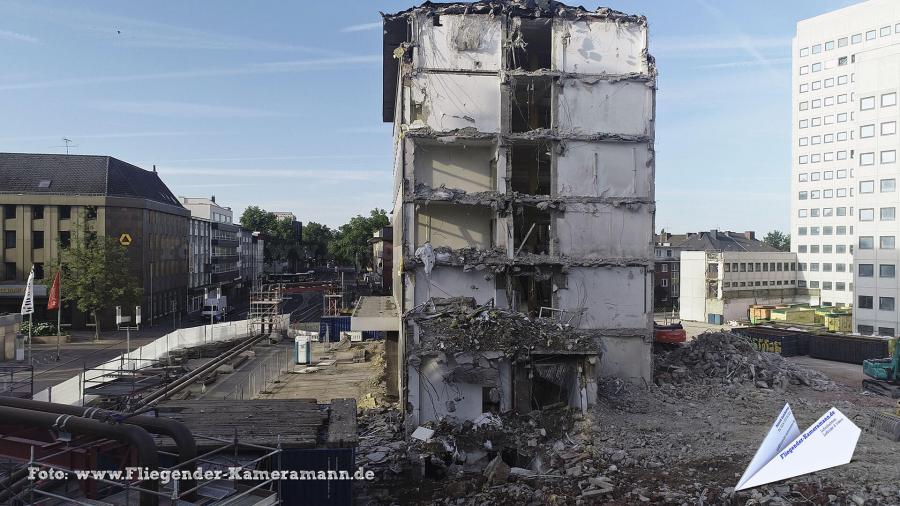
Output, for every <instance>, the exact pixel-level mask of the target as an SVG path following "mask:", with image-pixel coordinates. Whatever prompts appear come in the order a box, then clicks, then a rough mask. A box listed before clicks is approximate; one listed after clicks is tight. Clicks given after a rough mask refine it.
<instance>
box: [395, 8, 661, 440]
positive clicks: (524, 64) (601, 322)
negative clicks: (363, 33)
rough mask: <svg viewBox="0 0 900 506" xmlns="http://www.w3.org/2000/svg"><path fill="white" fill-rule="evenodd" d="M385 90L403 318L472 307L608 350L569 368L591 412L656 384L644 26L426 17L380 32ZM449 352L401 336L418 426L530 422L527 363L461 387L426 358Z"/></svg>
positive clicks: (583, 14)
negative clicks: (617, 386) (442, 303)
mask: <svg viewBox="0 0 900 506" xmlns="http://www.w3.org/2000/svg"><path fill="white" fill-rule="evenodd" d="M383 89H384V94H385V95H384V107H383V119H384V121H389V122H393V123H394V160H395V170H394V176H395V181H394V196H395V198H394V209H393V214H392V216H393V234H394V238H393V247H394V249H395V251H394V257H395V258H396V259H397V260H396V263H397V264H398V265H401V267H400V268H398V269H395V272H394V286H393V293H394V296H395V297H396V299H397V305H398V310H399V313H400V314H401V315H402V314H405V313H406V312H407V311H409V310H411V309H413V308H416V307H425V306H427V304H426V302H427V301H429V300H433V299H436V298H447V297H459V296H462V297H471V298H473V299H474V301H475V302H476V303H478V304H487V303H491V304H494V305H495V306H496V307H499V308H507V309H510V310H514V311H518V312H521V313H527V314H529V315H531V316H533V317H537V316H543V317H547V316H548V315H552V316H553V317H556V318H560V319H564V321H565V322H569V323H571V324H572V325H573V327H574V328H575V329H576V330H577V331H579V332H581V331H583V332H586V333H589V334H590V335H592V336H593V339H594V340H596V341H598V342H602V344H603V347H604V349H605V351H604V352H603V353H602V356H600V357H598V356H597V354H596V353H595V354H594V355H593V356H578V354H577V353H574V352H573V353H570V354H569V355H568V357H569V358H568V359H565V360H568V361H566V362H565V364H564V365H562V367H564V368H566V370H571V371H578V374H579V376H578V378H577V379H573V382H574V383H575V384H578V385H581V386H582V388H584V390H583V391H582V392H583V393H584V395H583V397H582V398H583V399H585V400H584V402H592V400H593V399H594V398H595V397H596V395H591V394H592V393H593V392H595V391H596V383H595V379H596V376H597V375H600V374H602V375H610V376H617V377H621V378H625V379H628V380H631V381H638V382H639V381H641V380H645V381H650V378H651V341H652V314H651V313H652V307H653V300H652V291H653V288H652V275H651V270H652V266H653V252H652V245H653V221H654V177H653V174H654V158H653V143H654V114H655V89H656V74H655V67H654V63H653V58H652V57H651V56H649V53H648V45H647V22H646V19H645V18H644V17H642V16H630V15H626V14H623V13H620V12H616V11H613V10H610V9H605V8H603V9H597V10H595V11H588V10H585V9H584V8H580V7H568V6H565V5H563V4H561V3H559V2H553V3H552V8H550V7H549V5H543V7H542V6H541V4H540V3H538V4H535V5H531V6H529V7H526V6H525V4H523V3H521V2H515V1H492V2H475V3H467V4H430V3H425V4H423V5H421V6H419V7H415V8H412V9H410V10H407V11H404V12H401V13H398V14H394V15H386V16H385V17H384V87H383ZM611 286H614V287H615V290H610V289H609V287H611ZM440 338H441V336H439V335H433V334H429V333H427V332H423V331H422V327H421V326H419V325H417V324H416V322H415V321H413V320H412V319H409V318H406V319H404V321H403V325H402V327H401V337H400V339H401V343H400V346H399V348H398V349H399V350H400V353H405V354H406V360H402V359H401V360H399V361H397V363H399V364H400V372H399V374H400V378H401V382H402V385H401V388H400V391H401V392H403V398H402V399H401V402H402V403H403V404H404V405H409V406H410V408H409V412H408V418H407V420H408V421H410V422H411V423H418V422H422V421H426V420H433V419H436V418H439V417H441V416H444V415H449V414H450V413H451V412H453V413H452V416H458V417H470V416H473V415H476V414H478V413H481V412H482V410H484V409H487V407H488V406H494V407H496V408H497V409H499V410H501V411H506V410H511V409H519V410H530V409H532V408H531V399H530V397H529V395H528V394H529V392H531V391H532V390H530V389H531V388H532V384H530V383H529V382H528V380H527V379H524V378H527V377H528V375H527V374H526V372H525V371H526V370H525V369H524V368H523V367H524V366H523V365H522V364H521V363H520V364H519V365H516V364H511V363H510V362H508V361H505V360H504V359H503V358H502V357H504V356H505V355H504V353H503V352H504V350H494V351H492V352H491V354H490V355H489V356H490V357H492V358H490V359H486V360H487V362H486V363H487V364H489V365H490V371H491V372H489V373H488V376H490V378H491V379H489V380H488V379H486V380H478V381H476V380H474V379H471V378H470V379H469V380H468V381H466V380H461V379H459V378H458V377H457V378H456V380H455V381H454V380H452V379H451V375H450V373H449V371H450V370H452V369H453V368H454V367H455V366H456V364H458V363H456V364H455V363H454V360H456V359H455V358H453V357H450V356H449V355H448V356H447V357H449V358H447V357H443V358H442V357H438V356H435V355H434V354H428V353H424V352H420V351H419V350H422V349H424V348H426V347H427V346H426V345H427V342H429V341H431V342H433V340H434V339H440ZM423 343H425V344H423ZM445 359H446V360H445ZM545 359H546V357H545ZM459 360H467V359H466V358H465V357H462V358H459ZM523 360H524V358H523ZM547 360H551V359H547ZM552 360H564V359H562V358H561V355H556V356H554V358H553V359H552ZM476 363H479V364H480V363H481V362H478V361H477V360H476ZM512 378H518V380H513V379H512ZM434 381H439V382H440V383H441V384H444V385H445V387H442V388H441V389H438V391H436V390H435V389H434V388H433V386H434V383H433V382H434ZM479 381H488V382H494V383H493V386H491V387H487V386H486V385H485V384H484V383H481V382H479ZM448 382H450V383H452V385H450V387H447V383H448ZM451 391H452V392H453V394H450V393H449V392H451ZM513 392H514V393H513ZM435 395H436V397H435ZM444 396H449V397H447V398H445V397H444ZM574 397H575V399H576V401H577V397H578V396H577V395H575V396H574ZM454 398H455V399H454ZM572 399H573V397H569V401H570V403H571V402H572ZM495 402H496V403H497V404H495ZM463 406H465V407H463ZM491 409H493V408H491Z"/></svg>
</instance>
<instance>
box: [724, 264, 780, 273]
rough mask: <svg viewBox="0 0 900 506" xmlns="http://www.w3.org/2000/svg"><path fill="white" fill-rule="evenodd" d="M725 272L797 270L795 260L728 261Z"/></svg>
mask: <svg viewBox="0 0 900 506" xmlns="http://www.w3.org/2000/svg"><path fill="white" fill-rule="evenodd" d="M722 265H723V268H724V269H725V272H788V271H795V270H797V266H796V264H795V263H794V262H730V263H729V262H726V263H724V264H722Z"/></svg>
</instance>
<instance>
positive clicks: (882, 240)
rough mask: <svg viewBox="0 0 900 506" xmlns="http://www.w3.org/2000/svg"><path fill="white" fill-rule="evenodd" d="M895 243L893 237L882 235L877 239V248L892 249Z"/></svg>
mask: <svg viewBox="0 0 900 506" xmlns="http://www.w3.org/2000/svg"><path fill="white" fill-rule="evenodd" d="M895 242H896V241H895V240H894V236H892V235H883V236H881V237H879V238H878V247H879V248H880V249H894V245H895Z"/></svg>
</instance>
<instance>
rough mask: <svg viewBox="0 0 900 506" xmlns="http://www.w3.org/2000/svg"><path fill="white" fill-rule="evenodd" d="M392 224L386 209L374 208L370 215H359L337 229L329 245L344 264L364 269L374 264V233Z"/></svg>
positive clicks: (331, 250) (338, 259) (336, 257)
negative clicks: (371, 241) (372, 243)
mask: <svg viewBox="0 0 900 506" xmlns="http://www.w3.org/2000/svg"><path fill="white" fill-rule="evenodd" d="M389 224H390V220H388V217H387V212H386V211H385V210H384V209H373V210H372V212H371V213H369V217H368V218H366V217H365V216H361V215H357V216H354V217H353V218H350V222H349V223H346V224H344V225H341V227H340V228H339V229H338V230H337V234H335V235H336V236H335V238H334V240H333V241H332V242H331V244H330V246H329V250H330V252H331V253H332V254H333V255H334V257H335V260H337V261H338V262H339V263H342V264H353V265H355V266H356V269H357V270H363V269H364V268H365V267H368V266H370V265H371V264H372V245H371V244H370V243H369V240H370V239H371V238H372V234H373V233H374V232H375V231H376V230H379V229H381V228H384V227H386V226H388V225H389Z"/></svg>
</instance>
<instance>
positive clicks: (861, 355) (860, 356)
mask: <svg viewBox="0 0 900 506" xmlns="http://www.w3.org/2000/svg"><path fill="white" fill-rule="evenodd" d="M889 344H890V339H888V338H884V337H861V336H848V335H828V334H821V335H814V336H811V337H810V340H809V356H810V357H813V358H821V359H825V360H833V361H835V362H847V363H848V364H857V365H860V366H862V363H863V360H867V359H870V358H885V357H887V356H888V353H889V352H888V350H889V348H888V345H889Z"/></svg>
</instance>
